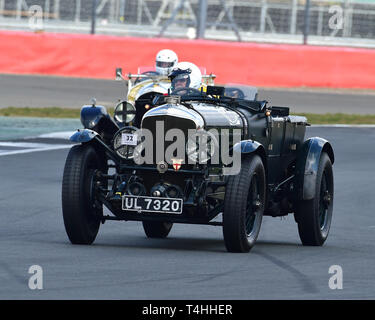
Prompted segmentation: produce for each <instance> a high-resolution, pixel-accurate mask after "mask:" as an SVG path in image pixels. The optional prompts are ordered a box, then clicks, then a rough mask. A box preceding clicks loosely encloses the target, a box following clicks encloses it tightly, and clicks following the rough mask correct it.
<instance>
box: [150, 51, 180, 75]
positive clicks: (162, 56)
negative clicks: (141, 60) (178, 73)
mask: <svg viewBox="0 0 375 320" xmlns="http://www.w3.org/2000/svg"><path fill="white" fill-rule="evenodd" d="M177 63H178V57H177V54H176V53H175V52H174V51H172V50H169V49H163V50H160V51H159V52H158V53H157V55H156V61H155V69H156V72H157V73H159V74H160V75H163V76H167V75H168V74H169V73H170V72H171V71H172V69H173V68H174V67H176V65H177Z"/></svg>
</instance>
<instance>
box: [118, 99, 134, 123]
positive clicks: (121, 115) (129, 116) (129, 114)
mask: <svg viewBox="0 0 375 320" xmlns="http://www.w3.org/2000/svg"><path fill="white" fill-rule="evenodd" d="M114 118H115V120H116V121H117V122H120V123H124V124H125V123H129V122H131V121H133V120H134V118H135V106H134V104H132V103H131V102H128V101H121V102H120V103H119V104H118V105H117V106H116V108H115V115H114Z"/></svg>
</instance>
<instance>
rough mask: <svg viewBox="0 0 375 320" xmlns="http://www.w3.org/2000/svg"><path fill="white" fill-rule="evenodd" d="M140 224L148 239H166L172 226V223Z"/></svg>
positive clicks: (153, 222) (154, 222)
mask: <svg viewBox="0 0 375 320" xmlns="http://www.w3.org/2000/svg"><path fill="white" fill-rule="evenodd" d="M142 224H143V229H144V230H145V233H146V236H147V237H148V238H166V237H167V236H168V234H169V232H170V231H171V229H172V226H173V223H170V222H159V221H143V222H142Z"/></svg>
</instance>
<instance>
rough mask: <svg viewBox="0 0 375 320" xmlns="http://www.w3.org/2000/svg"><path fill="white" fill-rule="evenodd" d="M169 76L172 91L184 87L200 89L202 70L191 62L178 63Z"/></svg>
mask: <svg viewBox="0 0 375 320" xmlns="http://www.w3.org/2000/svg"><path fill="white" fill-rule="evenodd" d="M168 77H169V79H171V83H172V84H171V89H172V91H173V90H175V89H178V88H183V87H189V88H193V89H196V90H199V88H200V87H201V83H202V73H201V71H200V70H199V68H198V67H197V66H196V65H195V64H193V63H191V62H180V63H178V64H177V66H176V68H174V69H173V71H172V72H171V73H170V74H169V76H168Z"/></svg>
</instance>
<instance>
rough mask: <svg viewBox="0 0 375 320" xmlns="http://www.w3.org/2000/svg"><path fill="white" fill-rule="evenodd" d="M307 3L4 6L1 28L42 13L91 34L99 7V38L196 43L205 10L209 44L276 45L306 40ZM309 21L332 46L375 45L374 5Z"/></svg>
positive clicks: (118, 0) (50, 27)
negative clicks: (336, 42)
mask: <svg viewBox="0 0 375 320" xmlns="http://www.w3.org/2000/svg"><path fill="white" fill-rule="evenodd" d="M305 1H306V0H252V1H241V0H227V1H224V0H205V1H203V2H206V4H207V6H206V7H202V3H201V0H0V28H2V29H4V28H8V29H20V28H28V27H30V23H29V22H30V17H31V16H32V15H33V14H34V13H35V12H36V11H35V10H36V9H35V8H37V9H38V8H40V9H39V10H42V11H43V29H44V30H46V31H64V32H65V31H67V30H69V31H76V32H88V31H89V30H90V23H91V21H92V16H93V15H92V13H93V8H94V7H96V10H95V12H96V32H100V33H111V34H127V35H140V36H167V37H176V36H177V37H190V38H194V37H195V36H196V31H197V26H198V20H199V19H200V18H201V19H202V15H201V13H202V10H203V18H204V20H203V21H204V22H205V26H206V27H205V29H204V34H205V36H206V37H207V38H212V39H229V40H238V39H241V40H245V41H247V40H252V39H254V38H255V37H260V38H262V37H273V38H274V39H277V38H281V37H283V36H288V37H293V36H301V35H302V33H303V32H304V30H305V19H306V11H305V8H306V2H305ZM35 6H39V7H35ZM30 9H32V10H30ZM33 12H34V13H33ZM309 19H310V27H309V35H311V36H316V37H322V39H323V40H326V41H327V42H329V41H330V40H329V39H328V38H332V37H334V38H347V39H349V41H350V39H353V40H354V39H369V40H375V0H341V1H328V0H311V1H310V10H309Z"/></svg>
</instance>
